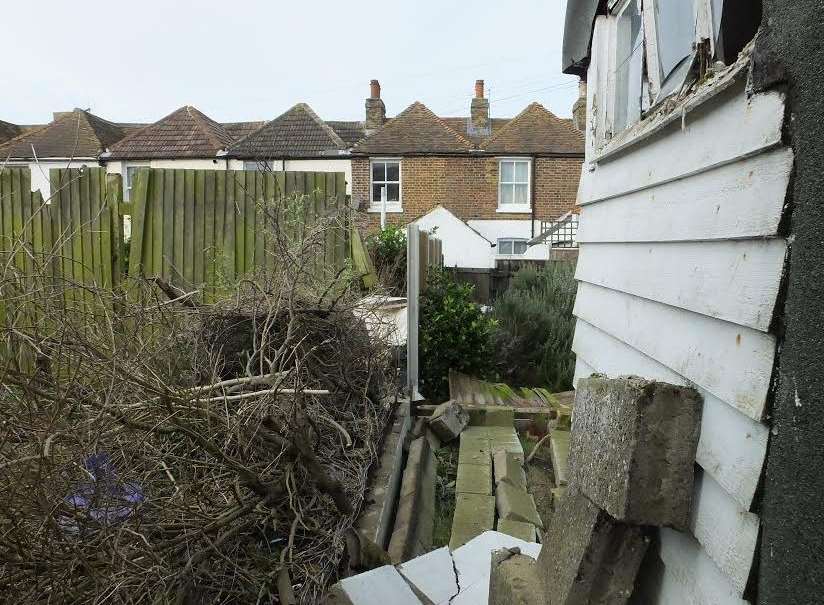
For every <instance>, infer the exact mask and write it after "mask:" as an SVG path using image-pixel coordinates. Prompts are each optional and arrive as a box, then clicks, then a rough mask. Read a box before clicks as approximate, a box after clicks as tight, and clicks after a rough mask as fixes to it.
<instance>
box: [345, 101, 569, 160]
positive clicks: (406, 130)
mask: <svg viewBox="0 0 824 605" xmlns="http://www.w3.org/2000/svg"><path fill="white" fill-rule="evenodd" d="M490 126H491V129H490V130H491V131H490V132H489V133H487V134H486V135H479V134H475V133H473V132H471V131H470V128H469V118H468V117H459V118H439V117H437V116H436V115H435V114H433V113H432V112H431V111H429V109H427V108H426V107H425V106H424V105H423V104H421V103H415V104H413V105H412V106H411V107H409V108H408V109H406V110H405V111H404V112H402V113H401V114H399V115H398V116H397V117H395V118H392V119H390V120H387V122H386V123H385V124H384V125H383V126H381V127H380V128H379V129H377V130H376V131H375V132H374V133H372V134H371V135H370V136H369V138H367V139H365V140H363V141H361V142H360V143H359V144H358V145H356V146H355V148H354V150H353V153H356V154H357V153H362V154H366V155H377V154H414V153H455V152H465V153H469V152H488V153H496V154H497V153H529V154H533V153H534V154H542V153H547V154H554V153H562V154H565V153H575V154H582V155H583V153H584V135H583V133H581V132H579V131H578V130H577V129H576V128H575V127H574V126H573V124H572V120H564V119H561V118H558V117H557V116H555V115H554V114H553V113H551V112H550V111H547V110H546V109H545V108H544V107H543V106H541V105H540V104H539V103H532V104H530V105H529V106H528V107H527V108H526V109H524V110H523V111H522V112H521V113H520V114H518V115H517V116H515V117H514V118H512V119H509V118H492V119H491V120H490Z"/></svg>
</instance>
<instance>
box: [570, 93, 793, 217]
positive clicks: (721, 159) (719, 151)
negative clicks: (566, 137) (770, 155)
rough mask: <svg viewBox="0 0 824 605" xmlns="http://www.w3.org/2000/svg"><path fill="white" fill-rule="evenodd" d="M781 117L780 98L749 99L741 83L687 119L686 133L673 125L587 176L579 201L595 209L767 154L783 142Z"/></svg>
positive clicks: (779, 95) (774, 95) (768, 95)
mask: <svg viewBox="0 0 824 605" xmlns="http://www.w3.org/2000/svg"><path fill="white" fill-rule="evenodd" d="M783 118H784V95H783V94H782V93H779V92H768V93H762V94H758V95H755V96H753V97H750V98H748V97H747V96H746V94H743V82H742V83H741V85H738V86H733V87H732V88H730V89H729V90H726V91H724V92H722V93H720V94H719V95H718V96H717V97H714V98H712V99H709V100H708V101H707V102H706V103H705V104H704V105H703V106H701V107H700V108H697V109H695V110H693V112H691V113H690V114H687V115H686V116H685V118H684V128H683V129H682V128H681V122H680V121H678V122H675V123H673V124H671V125H670V126H668V127H667V128H666V129H665V130H664V131H663V132H661V133H660V134H657V135H655V136H654V137H652V138H651V139H649V140H648V141H643V142H641V143H639V144H638V146H637V147H635V148H633V149H630V150H628V151H627V152H626V153H625V154H623V155H621V156H619V157H617V158H612V159H610V160H609V161H602V162H600V163H598V164H597V166H596V168H595V170H594V171H593V172H585V173H584V179H583V180H582V181H581V188H580V191H579V202H580V203H581V204H592V203H595V202H598V201H600V200H605V199H609V198H613V197H617V196H619V195H624V194H627V193H632V192H634V191H641V190H642V189H645V188H647V187H651V186H653V185H659V184H663V183H666V182H669V181H673V180H676V179H685V178H686V177H690V176H692V175H696V174H699V173H701V172H704V171H706V170H709V169H711V168H713V167H715V166H721V165H723V164H727V163H730V162H735V161H738V160H739V159H741V158H744V157H748V156H750V155H756V154H758V153H760V152H763V151H766V150H767V149H770V148H771V147H775V146H777V145H779V144H780V143H781V128H782V122H783ZM676 147H677V149H676ZM667 158H670V161H666V159H667ZM685 186H687V185H685Z"/></svg>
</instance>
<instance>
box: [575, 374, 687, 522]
mask: <svg viewBox="0 0 824 605" xmlns="http://www.w3.org/2000/svg"><path fill="white" fill-rule="evenodd" d="M701 405H702V402H701V396H700V395H699V394H698V393H697V392H696V391H695V390H694V389H692V388H689V387H684V386H676V385H672V384H667V383H663V382H656V381H651V380H645V379H642V378H637V377H623V378H605V377H599V376H596V377H590V378H586V379H583V380H582V381H580V383H579V385H578V390H577V394H576V400H575V415H574V418H573V422H572V440H571V443H570V452H569V468H570V477H569V482H570V485H571V486H574V487H575V488H577V489H579V490H580V491H582V492H583V493H584V494H586V495H587V496H588V497H589V498H590V500H592V501H593V502H594V503H595V504H597V505H598V506H599V507H601V508H603V509H604V510H606V511H608V512H609V514H610V515H612V516H613V517H614V518H616V519H618V520H619V521H625V522H627V523H633V524H636V525H656V526H666V527H672V528H674V529H678V530H681V531H686V529H687V528H688V526H689V520H690V505H691V502H692V493H693V478H694V475H695V472H694V468H693V467H694V463H695V451H696V448H697V446H698V435H699V431H700V420H701ZM595 435H597V438H593V436H595Z"/></svg>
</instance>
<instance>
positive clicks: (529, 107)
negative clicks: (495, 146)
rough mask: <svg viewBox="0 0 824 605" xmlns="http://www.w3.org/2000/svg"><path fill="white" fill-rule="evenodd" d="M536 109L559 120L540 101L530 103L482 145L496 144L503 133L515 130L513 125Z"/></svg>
mask: <svg viewBox="0 0 824 605" xmlns="http://www.w3.org/2000/svg"><path fill="white" fill-rule="evenodd" d="M535 108H540V109H542V110H543V111H544V112H545V113H546V114H547V115H549V116H550V117H552V118H555V119H556V120H557V119H558V118H557V117H556V116H555V114H554V113H552V112H551V111H549V110H548V109H547V108H546V107H544V106H543V105H541V104H540V103H538V101H532V103H530V104H529V105H527V106H526V107H524V108H523V109H522V110H521V111H520V113H518V115H516V116H515V117H514V118H512V119H511V120H509V122H507V123H506V124H504V125H503V126H501V127H500V128H499V129H498V132H496V133H495V134H493V135H492V136H490V137H489V138H486V139H484V140H483V142H482V143H483V146H484V147H485V146H486V145H488V144H489V143H494V142H495V140H496V139H497V138H498V137H500V136H501V133H506V132H507V131H508V130H510V129H511V128H514V126H513V124H517V122H518V121H519V120H521V119H522V118H523V117H524V116H525V115H527V114H528V113H529V112H530V111H531V110H532V109H535Z"/></svg>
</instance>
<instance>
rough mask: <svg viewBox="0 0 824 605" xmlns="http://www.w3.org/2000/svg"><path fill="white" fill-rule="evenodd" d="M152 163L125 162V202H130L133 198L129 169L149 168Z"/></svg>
mask: <svg viewBox="0 0 824 605" xmlns="http://www.w3.org/2000/svg"><path fill="white" fill-rule="evenodd" d="M150 166H151V164H150V162H124V163H123V175H122V176H123V201H124V202H130V201H131V197H132V195H131V194H132V183H131V180H130V179H129V168H135V169H138V168H149V167H150Z"/></svg>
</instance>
